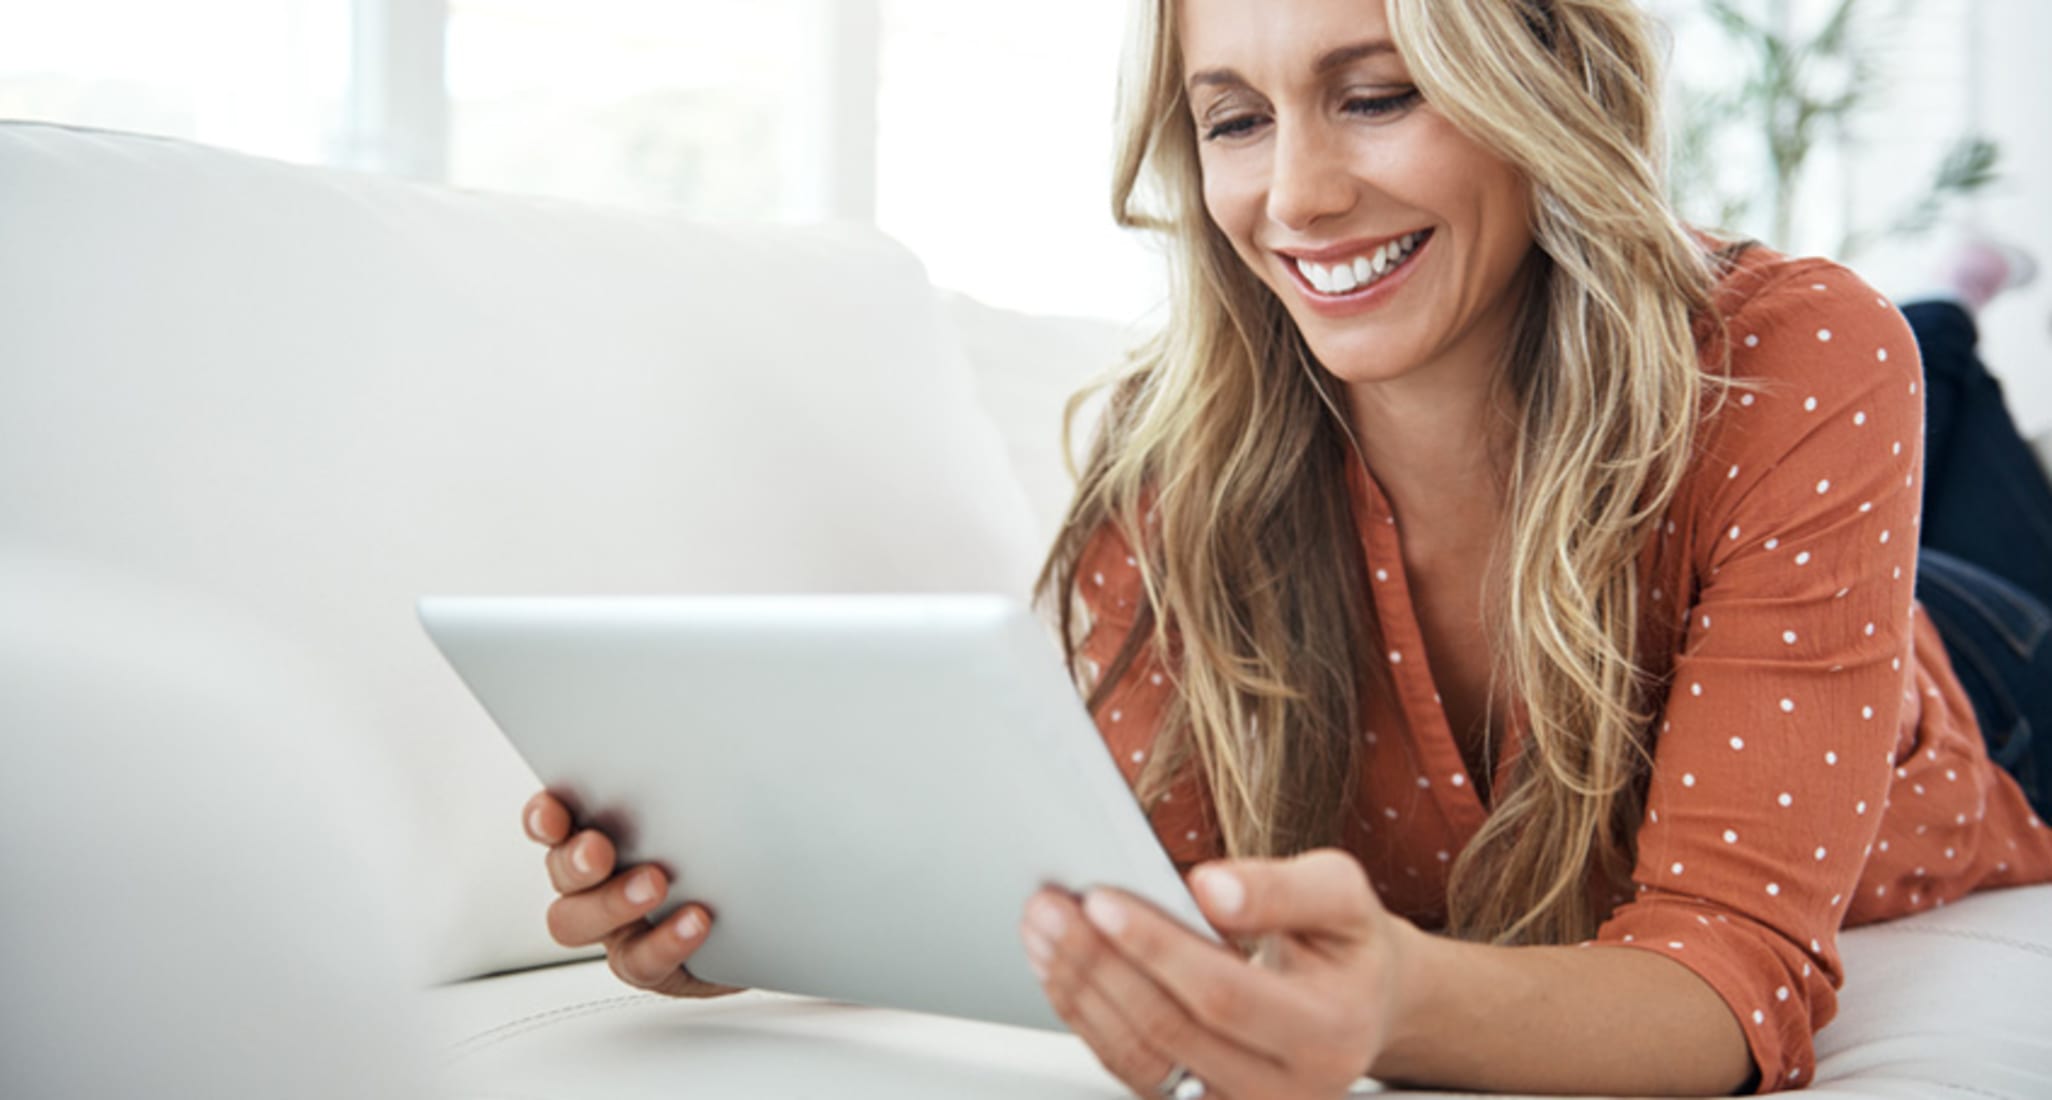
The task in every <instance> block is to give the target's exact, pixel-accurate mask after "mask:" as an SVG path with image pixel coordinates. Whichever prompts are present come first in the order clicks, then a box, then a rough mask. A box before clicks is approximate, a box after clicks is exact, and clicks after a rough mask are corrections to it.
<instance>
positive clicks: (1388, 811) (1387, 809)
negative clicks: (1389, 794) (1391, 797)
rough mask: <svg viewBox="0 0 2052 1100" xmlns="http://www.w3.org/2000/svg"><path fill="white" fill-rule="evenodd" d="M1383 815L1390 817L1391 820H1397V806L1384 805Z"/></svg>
mask: <svg viewBox="0 0 2052 1100" xmlns="http://www.w3.org/2000/svg"><path fill="white" fill-rule="evenodd" d="M1382 816H1384V817H1386V818H1388V819H1390V820H1391V821H1395V820H1396V817H1397V812H1396V807H1395V806H1384V807H1383V808H1382Z"/></svg>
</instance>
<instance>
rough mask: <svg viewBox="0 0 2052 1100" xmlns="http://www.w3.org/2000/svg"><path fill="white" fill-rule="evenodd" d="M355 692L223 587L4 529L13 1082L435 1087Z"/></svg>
mask: <svg viewBox="0 0 2052 1100" xmlns="http://www.w3.org/2000/svg"><path fill="white" fill-rule="evenodd" d="M356 708H357V701H356V700H353V699H351V698H350V697H349V696H348V694H347V693H344V692H341V691H339V690H338V685H337V684H336V683H334V682H333V681H332V680H330V679H329V678H328V676H327V675H326V671H325V670H324V669H323V668H322V667H321V666H320V665H318V664H317V663H310V662H308V661H307V660H306V657H305V655H304V654H303V653H299V652H297V651H296V650H295V647H294V646H293V645H292V644H291V641H290V640H289V639H285V638H280V637H277V636H273V635H270V634H267V633H266V632H265V631H263V630H262V628H261V627H259V626H257V625H256V624H253V623H250V622H247V621H238V620H237V618H236V617H235V616H234V615H232V614H223V613H222V611H221V609H220V608H219V607H217V606H216V605H213V604H210V603H206V602H198V603H195V602H192V601H190V600H187V599H185V598H183V596H182V594H180V593H176V592H167V591H164V590H161V589H155V588H152V587H150V586H148V585H143V584H137V583H134V582H133V581H131V580H129V579H127V578H124V577H121V576H119V575H112V574H107V573H103V572H99V571H96V570H93V569H91V568H88V567H81V566H79V565H78V564H76V563H69V562H58V561H49V560H39V559H35V558H30V557H25V556H23V555H21V554H18V553H14V552H11V551H0V715H5V716H6V718H5V729H6V734H5V745H6V750H7V755H6V761H5V763H4V764H0V883H4V884H5V885H4V886H0V974H5V975H6V980H5V981H0V1021H4V1024H0V1096H8V1097H24V1098H26V1097H69V1096H79V1097H86V1096H106V1097H116V1096H122V1097H128V1096H134V1097H141V1096H149V1097H166V1098H170V1097H190V1098H194V1100H198V1098H201V1097H207V1098H220V1100H268V1098H272V1097H282V1096H290V1097H295V1098H301V1100H354V1098H358V1097H366V1096H376V1097H393V1098H395V1100H397V1098H402V1097H418V1096H424V1095H426V1092H425V1086H426V1084H427V1080H428V1073H427V1071H428V1067H429V1061H428V1053H429V1052H428V1045H427V1043H426V1042H425V1041H424V1040H423V1039H422V1037H421V1034H420V1028H419V1025H418V1022H417V1015H418V1013H419V1010H420V1009H421V1008H422V1005H421V1004H420V1002H419V999H418V994H415V993H413V992H412V991H410V990H409V988H408V986H409V985H411V984H412V983H413V981H414V974H413V972H412V960H410V958H409V954H408V951H407V950H406V947H405V944H406V940H405V938H404V935H403V933H402V932H401V931H400V929H399V927H398V925H397V922H396V917H395V914H394V913H393V911H392V910H391V906H390V903H391V902H392V901H393V899H394V888H393V882H392V878H393V872H394V870H395V868H396V861H395V860H394V859H393V858H392V857H394V856H395V855H396V854H397V851H398V849H397V846H396V844H393V843H391V842H392V841H393V840H395V839H396V838H392V837H389V836H384V837H381V836H380V835H379V833H380V830H375V829H371V830H366V829H363V828H362V827H361V824H360V823H361V822H363V821H364V820H365V818H366V817H367V815H368V814H369V813H370V812H371V811H372V809H373V808H374V807H376V806H378V805H382V804H387V803H388V802H389V799H388V798H382V797H380V791H381V790H382V789H383V788H384V787H385V786H386V785H387V784H388V783H389V778H388V777H387V776H385V775H383V774H381V771H380V768H379V765H378V762H377V761H376V759H375V757H374V755H366V754H365V753H364V752H362V751H361V750H362V749H363V748H364V747H365V746H363V745H360V744H359V743H358V742H357V741H356V740H355V739H353V738H351V737H350V736H348V730H349V728H350V727H351V725H353V724H354V723H353V719H354V718H355V711H356Z"/></svg>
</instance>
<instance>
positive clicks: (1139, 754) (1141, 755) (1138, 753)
mask: <svg viewBox="0 0 2052 1100" xmlns="http://www.w3.org/2000/svg"><path fill="white" fill-rule="evenodd" d="M1145 759H1147V753H1146V752H1145V751H1144V750H1141V749H1134V750H1133V763H1135V764H1138V763H1139V762H1141V761H1142V760H1145Z"/></svg>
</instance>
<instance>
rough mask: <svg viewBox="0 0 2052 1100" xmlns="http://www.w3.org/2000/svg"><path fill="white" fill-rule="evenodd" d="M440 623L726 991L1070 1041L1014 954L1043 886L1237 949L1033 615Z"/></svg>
mask: <svg viewBox="0 0 2052 1100" xmlns="http://www.w3.org/2000/svg"><path fill="white" fill-rule="evenodd" d="M419 610H420V618H421V622H422V623H423V624H424V625H425V626H426V628H427V631H428V634H429V635H430V636H431V637H432V638H433V639H434V642H435V644H436V645H437V646H439V647H440V649H441V651H442V653H443V654H444V656H446V657H447V658H448V661H449V663H450V665H451V666H453V667H454V669H455V670H456V672H457V674H458V675H459V676H461V677H462V679H463V682H464V683H465V684H466V685H468V686H469V688H470V690H471V692H472V693H473V694H474V695H476V696H477V698H478V701H479V702H480V703H482V704H483V705H484V708H485V710H486V711H487V712H489V713H490V715H491V717H492V719H493V720H494V721H495V722H496V723H497V724H498V726H499V728H500V730H502V731H503V732H504V733H505V735H506V738H507V740H509V741H510V742H512V744H513V746H514V748H515V749H516V750H517V751H518V752H519V753H520V755H521V756H522V757H524V758H525V759H526V761H527V763H528V764H529V765H530V766H531V767H532V768H533V769H534V771H535V774H536V775H537V776H538V777H539V778H540V779H541V781H542V783H543V785H544V786H546V787H547V788H548V789H549V790H550V791H552V792H555V793H556V794H558V795H559V796H562V797H563V798H564V799H565V800H566V801H567V802H568V803H569V805H570V806H571V808H572V812H573V813H575V814H576V815H577V816H578V819H579V820H580V821H581V822H586V823H591V824H596V825H598V826H600V827H602V828H604V829H606V830H607V832H608V833H609V834H610V835H611V836H612V837H613V839H614V841H615V842H616V843H617V844H618V845H619V847H620V851H621V865H622V866H626V865H630V864H633V863H639V862H654V863H656V864H658V865H660V866H662V867H663V868H664V869H665V870H666V871H667V872H668V873H669V874H670V877H671V879H672V882H673V886H672V887H671V890H670V895H669V897H667V898H666V899H664V901H663V903H662V905H661V906H660V907H659V908H658V909H657V911H656V912H657V915H658V916H660V915H661V914H664V913H668V912H671V911H673V910H674V909H675V908H676V907H677V906H679V905H681V904H683V903H684V902H685V901H690V900H695V901H699V902H702V903H704V904H705V906H706V907H707V908H709V909H711V910H712V911H713V913H714V915H715V917H716V920H715V922H714V925H713V930H712V933H711V935H709V936H708V937H707V939H706V941H705V943H704V944H703V945H702V946H701V947H700V948H699V950H698V951H697V953H696V954H695V955H693V957H692V959H691V962H690V964H689V966H690V968H691V972H692V973H693V974H695V975H697V976H698V977H700V978H703V979H705V980H707V981H712V982H719V983H723V984H727V985H736V986H745V987H749V988H754V989H771V990H778V991H782V992H787V993H798V994H805V995H809V996H815V997H824V998H830V999H833V1000H839V1001H849V1002H855V1003H859V1004H871V1005H883V1006H887V1007H891V1008H898V1009H908V1010H912V1011H920V1012H934V1013H942V1014H946V1015H951V1016H961V1017H967V1018H971V1019H978V1020H988V1021H994V1022H998V1023H1005V1024H1014V1025H1021V1026H1027V1027H1037V1028H1045V1029H1049V1030H1057V1031H1059V1030H1066V1028H1065V1027H1064V1025H1063V1024H1062V1023H1061V1021H1060V1019H1059V1018H1058V1017H1057V1016H1055V1014H1054V1012H1053V1010H1052V1009H1051V1008H1049V1007H1048V1004H1047V999H1046V996H1045V995H1044V994H1043V993H1042V991H1041V988H1040V984H1039V982H1038V981H1037V980H1036V979H1035V978H1034V976H1033V972H1032V970H1031V969H1030V968H1029V967H1028V966H1027V963H1026V954H1025V949H1024V947H1023V946H1021V944H1020V942H1019V935H1018V927H1019V922H1020V919H1021V917H1022V915H1023V913H1024V910H1025V903H1026V899H1027V898H1028V897H1030V896H1031V895H1032V894H1033V892H1034V891H1035V890H1037V889H1039V888H1040V887H1041V886H1043V885H1047V884H1052V885H1057V886H1060V887H1063V888H1066V889H1069V890H1075V891H1081V890H1083V889H1086V888H1088V887H1090V886H1093V885H1100V884H1102V885H1112V886H1117V887H1120V888H1122V889H1125V890H1128V891H1130V892H1132V893H1134V894H1136V895H1138V896H1140V897H1143V898H1146V899H1147V900H1149V901H1151V902H1153V903H1154V904H1155V905H1156V906H1158V907H1159V908H1160V909H1162V910H1163V911H1165V912H1166V913H1168V914H1169V915H1171V916H1172V917H1174V918H1176V919H1178V920H1180V921H1181V922H1182V923H1184V924H1185V925H1187V926H1188V927H1190V928H1191V929H1193V930H1196V931H1198V933H1199V934H1201V935H1204V936H1205V937H1206V938H1209V939H1212V940H1214V941H1215V940H1217V936H1216V934H1214V933H1213V932H1212V931H1211V930H1210V926H1209V925H1208V924H1207V923H1206V922H1205V920H1204V918H1203V917H1202V915H1201V914H1200V912H1199V911H1198V909H1197V906H1196V902H1195V901H1194V900H1193V899H1192V898H1191V897H1190V895H1189V893H1188V891H1187V890H1186V889H1185V888H1184V885H1183V881H1182V878H1181V876H1179V875H1178V874H1177V873H1176V869H1175V866H1174V864H1172V863H1171V862H1170V860H1169V857H1168V854H1167V853H1166V852H1164V851H1163V850H1162V848H1161V845H1160V843H1159V842H1158V841H1157V840H1156V839H1155V835H1154V831H1153V829H1152V828H1151V827H1150V826H1149V824H1148V822H1147V819H1146V816H1145V815H1144V813H1143V812H1142V811H1141V808H1140V806H1139V804H1138V802H1137V801H1136V800H1135V799H1134V797H1133V794H1132V791H1131V789H1130V788H1129V787H1128V786H1127V783H1126V781H1125V778H1124V777H1123V776H1122V775H1121V774H1120V771H1119V769H1118V766H1117V764H1116V763H1115V762H1114V761H1113V760H1112V757H1111V753H1110V751H1109V750H1108V749H1107V748H1106V746H1105V743H1104V741H1103V739H1102V738H1101V737H1100V736H1099V734H1098V732H1097V729H1096V727H1095V726H1094V725H1093V724H1092V722H1091V720H1090V717H1089V715H1088V714H1087V713H1086V711H1085V709H1084V707H1083V704H1082V701H1081V700H1080V699H1079V698H1078V696H1077V694H1076V690H1075V686H1074V684H1073V683H1072V681H1071V680H1070V678H1069V674H1068V672H1067V670H1066V669H1065V667H1064V666H1063V662H1062V659H1061V654H1060V652H1059V650H1058V648H1057V646H1056V644H1055V641H1054V639H1053V637H1052V636H1051V635H1050V633H1049V631H1048V630H1047V629H1046V628H1045V627H1044V626H1043V625H1042V623H1041V622H1040V621H1039V620H1038V619H1037V618H1036V617H1035V616H1034V615H1033V614H1032V613H1031V611H1030V610H1029V609H1028V608H1027V607H1026V605H1025V604H1024V603H1023V602H1021V601H1018V600H1014V599H1009V598H1006V597H1002V596H984V595H905V596H899V595H891V596H706V597H650V598H598V599H553V598H552V599H535V598H470V597H460V598H459V597H448V598H428V599H423V600H421V601H420V608H419ZM537 919H539V917H538V916H537Z"/></svg>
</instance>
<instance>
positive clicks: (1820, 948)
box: [1810, 940, 1824, 955]
mask: <svg viewBox="0 0 2052 1100" xmlns="http://www.w3.org/2000/svg"><path fill="white" fill-rule="evenodd" d="M1810 950H1811V951H1813V952H1815V953H1817V954H1819V955H1822V954H1823V953H1824V945H1823V944H1821V943H1818V942H1817V941H1816V940H1811V941H1810Z"/></svg>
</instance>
